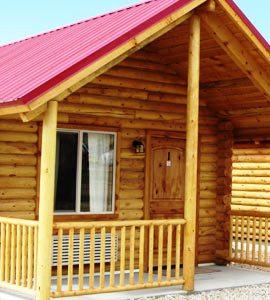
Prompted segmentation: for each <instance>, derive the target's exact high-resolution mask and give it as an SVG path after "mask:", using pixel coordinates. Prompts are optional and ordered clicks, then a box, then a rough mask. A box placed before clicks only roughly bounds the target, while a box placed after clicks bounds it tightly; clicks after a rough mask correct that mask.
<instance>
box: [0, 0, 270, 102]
mask: <svg viewBox="0 0 270 300" xmlns="http://www.w3.org/2000/svg"><path fill="white" fill-rule="evenodd" d="M192 1H194V0H149V1H146V2H144V3H140V4H137V5H134V6H131V7H128V8H124V9H122V10H118V11H115V12H112V13H109V14H105V15H101V16H98V17H95V18H92V19H89V20H85V21H82V22H79V23H76V24H73V25H70V26H66V27H63V28H60V29H57V30H54V31H50V32H47V33H44V34H41V35H38V36H34V37H31V38H28V39H25V40H22V41H19V42H15V43H12V44H9V45H5V46H2V47H0V105H1V106H12V105H18V104H28V103H30V102H31V101H33V100H34V99H36V98H37V97H39V96H40V95H42V94H43V93H44V92H46V91H48V90H50V89H51V88H53V87H54V86H56V85H57V84H58V83H60V82H62V81H63V80H65V79H67V78H68V77H70V76H72V75H73V74H75V73H76V72H78V71H79V70H81V69H83V68H84V67H86V66H89V65H91V63H93V62H94V61H95V60H97V59H99V58H100V57H102V56H103V55H105V54H107V53H109V52H110V51H112V50H113V49H115V48H117V47H118V46H120V45H121V44H123V43H125V42H127V41H128V40H130V39H131V38H133V37H134V36H136V35H137V34H138V33H140V32H142V31H144V30H145V29H147V28H148V27H150V26H152V25H153V24H155V23H157V22H159V21H160V20H162V19H163V18H165V17H166V16H168V15H170V14H171V13H173V12H174V11H176V10H177V9H179V8H181V7H183V6H185V5H186V4H188V3H189V2H192ZM227 1H228V2H230V3H231V5H232V7H233V8H234V9H235V10H236V11H237V13H238V14H239V15H240V16H241V17H242V18H243V20H245V22H246V24H247V25H248V26H249V27H250V28H251V29H252V30H253V32H255V28H253V27H252V26H251V25H250V23H249V22H248V21H247V19H246V18H245V17H243V14H242V13H241V11H240V10H239V9H238V8H237V7H236V6H235V4H234V3H233V2H232V1H231V0H227ZM244 18H245V19H244ZM255 34H256V36H258V37H259V39H260V40H261V41H262V42H263V43H264V44H265V46H267V47H268V49H269V44H268V43H267V42H266V41H265V40H264V39H263V38H262V37H261V35H259V34H258V32H257V31H256V33H255Z"/></svg>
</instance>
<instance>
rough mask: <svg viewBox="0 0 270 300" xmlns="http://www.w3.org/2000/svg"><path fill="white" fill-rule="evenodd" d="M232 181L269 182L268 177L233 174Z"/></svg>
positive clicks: (248, 182) (247, 182)
mask: <svg viewBox="0 0 270 300" xmlns="http://www.w3.org/2000/svg"><path fill="white" fill-rule="evenodd" d="M232 182H233V183H242V184H245V183H246V184H270V177H244V176H243V177H241V176H233V178H232Z"/></svg>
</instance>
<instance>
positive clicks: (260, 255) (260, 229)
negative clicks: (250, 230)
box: [255, 218, 263, 262]
mask: <svg viewBox="0 0 270 300" xmlns="http://www.w3.org/2000/svg"><path fill="white" fill-rule="evenodd" d="M262 221H263V218H259V248H258V261H259V262H261V261H262ZM255 235H256V232H255Z"/></svg>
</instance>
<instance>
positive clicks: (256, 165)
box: [233, 162, 270, 170]
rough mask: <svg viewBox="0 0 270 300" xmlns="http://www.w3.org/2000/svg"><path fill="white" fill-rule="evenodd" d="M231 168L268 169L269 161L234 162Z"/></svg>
mask: <svg viewBox="0 0 270 300" xmlns="http://www.w3.org/2000/svg"><path fill="white" fill-rule="evenodd" d="M233 168H234V169H238V170H239V169H240V170H268V169H270V163H257V162H254V163H253V162H248V163H244V162H234V163H233Z"/></svg>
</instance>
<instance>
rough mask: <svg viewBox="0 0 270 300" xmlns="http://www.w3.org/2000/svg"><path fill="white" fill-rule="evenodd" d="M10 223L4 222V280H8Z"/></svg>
mask: <svg viewBox="0 0 270 300" xmlns="http://www.w3.org/2000/svg"><path fill="white" fill-rule="evenodd" d="M10 242H11V241H10V224H6V244H5V281H6V282H9V275H10V249H11V245H10Z"/></svg>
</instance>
